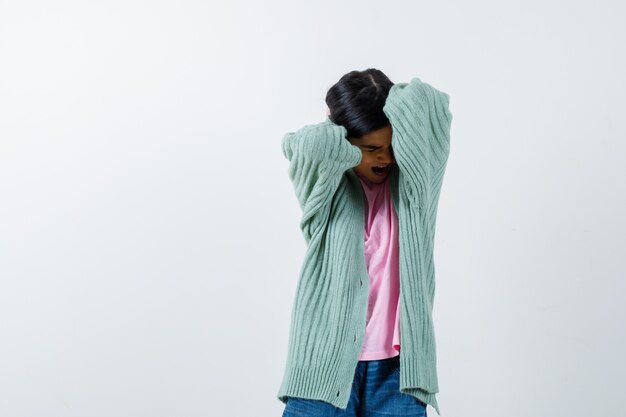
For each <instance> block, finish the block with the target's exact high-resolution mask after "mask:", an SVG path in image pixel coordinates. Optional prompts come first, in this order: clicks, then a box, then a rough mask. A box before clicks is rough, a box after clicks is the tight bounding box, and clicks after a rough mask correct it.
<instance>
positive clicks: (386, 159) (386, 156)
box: [378, 151, 395, 164]
mask: <svg viewBox="0 0 626 417" xmlns="http://www.w3.org/2000/svg"><path fill="white" fill-rule="evenodd" d="M394 162H395V159H394V157H393V152H391V151H387V152H385V153H383V154H382V155H380V156H379V157H378V163H380V164H392V163H394Z"/></svg>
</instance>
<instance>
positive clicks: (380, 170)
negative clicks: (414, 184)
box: [372, 165, 389, 176]
mask: <svg viewBox="0 0 626 417" xmlns="http://www.w3.org/2000/svg"><path fill="white" fill-rule="evenodd" d="M387 171H389V165H384V166H382V165H381V166H374V167H372V172H374V174H376V175H380V176H383V175H385V174H386V173H387Z"/></svg>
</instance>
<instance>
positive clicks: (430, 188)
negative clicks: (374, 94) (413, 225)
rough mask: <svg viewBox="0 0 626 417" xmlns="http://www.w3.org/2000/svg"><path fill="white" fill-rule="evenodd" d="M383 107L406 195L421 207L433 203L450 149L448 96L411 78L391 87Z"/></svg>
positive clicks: (450, 120)
mask: <svg viewBox="0 0 626 417" xmlns="http://www.w3.org/2000/svg"><path fill="white" fill-rule="evenodd" d="M383 111H384V112H385V114H386V115H387V117H388V118H389V121H390V122H391V125H392V128H393V136H392V146H393V150H394V156H395V158H396V162H397V164H398V168H399V170H400V172H401V175H402V176H404V179H405V181H404V183H405V184H407V186H408V187H410V189H409V190H407V191H408V195H409V197H410V198H411V199H412V200H413V202H414V203H416V204H418V205H419V206H420V207H424V205H425V204H431V203H433V202H434V203H435V204H436V200H437V199H438V188H439V187H438V186H439V185H440V184H441V180H442V177H443V173H444V171H445V167H446V162H447V160H448V154H449V152H450V125H451V122H452V113H450V109H449V96H448V95H447V94H446V93H444V92H441V91H439V90H437V89H435V88H434V87H432V86H430V85H429V84H427V83H424V82H422V81H421V80H420V79H419V78H412V79H411V81H410V82H409V83H396V84H395V85H394V86H393V87H391V90H390V91H389V95H388V97H387V100H386V101H385V106H384V108H383Z"/></svg>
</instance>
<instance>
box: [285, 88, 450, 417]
mask: <svg viewBox="0 0 626 417" xmlns="http://www.w3.org/2000/svg"><path fill="white" fill-rule="evenodd" d="M448 101H449V97H448V95H447V94H446V93H443V92H441V91H439V90H437V89H435V88H433V87H431V86H430V85H429V84H426V83H424V82H422V81H421V80H420V79H419V78H412V79H411V81H410V82H409V83H396V84H395V85H393V86H392V88H391V90H390V92H389V96H388V97H387V100H386V102H385V106H384V108H383V111H384V112H385V114H386V115H387V117H388V118H389V121H390V123H391V127H392V130H393V134H392V142H391V144H392V148H393V152H394V156H395V159H396V164H395V165H394V166H393V168H392V170H391V171H390V173H389V178H388V181H390V182H389V185H390V190H391V195H392V199H393V202H394V205H395V208H396V212H397V215H398V222H399V246H400V255H399V257H400V305H401V309H400V391H402V392H403V393H405V394H409V395H412V396H414V397H415V398H418V399H419V400H421V401H423V402H425V403H427V404H430V405H431V406H432V407H433V408H434V409H435V410H436V411H437V414H439V415H440V414H441V413H440V412H439V406H438V404H437V400H436V396H435V395H436V393H437V392H439V386H438V382H437V365H436V345H435V334H434V329H433V321H432V310H433V301H434V293H435V265H434V260H433V245H434V237H435V222H436V217H437V205H438V201H439V192H440V190H441V185H442V179H443V175H444V172H445V168H446V163H447V159H448V154H449V142H450V124H451V121H452V114H451V113H450V110H449V108H448ZM346 135H347V131H346V129H345V128H344V127H343V126H340V125H336V124H334V123H333V122H332V121H331V120H330V119H329V118H328V117H327V118H326V120H324V121H323V122H321V123H317V124H313V125H306V126H304V127H302V128H300V129H299V130H297V131H295V132H289V133H287V134H285V136H284V137H283V140H282V144H281V145H282V151H283V155H284V156H285V157H286V158H287V159H288V160H289V168H288V173H289V178H290V180H291V181H292V182H293V186H294V189H295V194H296V197H297V199H298V202H299V204H300V208H301V209H302V218H301V221H300V228H301V230H302V233H303V235H304V239H305V242H306V244H307V250H306V254H305V256H304V262H303V264H302V267H301V269H300V273H299V280H298V284H297V287H296V293H295V297H294V299H293V307H292V312H291V325H290V331H289V344H288V349H287V360H286V366H285V371H284V376H283V380H282V383H281V386H280V389H279V391H278V395H277V397H278V399H279V400H280V401H282V402H283V403H286V401H287V397H289V396H294V397H300V398H308V399H317V400H322V401H326V402H328V403H331V404H333V405H334V406H336V407H339V408H341V409H346V408H347V406H348V401H349V398H350V393H351V389H352V382H353V378H354V373H355V370H356V366H357V364H358V360H359V354H360V352H361V348H362V344H363V338H364V335H365V320H366V315H367V303H368V297H369V276H368V272H367V268H366V265H365V248H364V212H363V210H364V207H365V200H364V198H365V197H364V195H363V191H362V190H361V186H360V184H359V180H358V177H357V176H356V174H355V172H354V171H353V170H352V169H351V168H353V167H356V166H357V165H359V163H360V161H361V158H362V154H361V150H360V148H358V147H357V146H355V145H352V144H351V143H350V142H348V140H347V139H346Z"/></svg>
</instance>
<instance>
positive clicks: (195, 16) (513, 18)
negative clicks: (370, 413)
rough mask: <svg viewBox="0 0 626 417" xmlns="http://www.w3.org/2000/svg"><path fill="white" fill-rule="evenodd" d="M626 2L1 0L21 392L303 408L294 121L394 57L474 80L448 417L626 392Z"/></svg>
mask: <svg viewBox="0 0 626 417" xmlns="http://www.w3.org/2000/svg"><path fill="white" fill-rule="evenodd" d="M625 21H626V8H625V6H624V3H623V2H619V1H594V2H591V1H585V2H583V1H546V0H542V1H484V0H483V1H480V0H479V1H472V2H462V1H456V2H428V3H427V2H416V1H412V2H409V1H388V2H385V3H383V2H380V1H370V2H364V1H350V2H334V1H315V2H293V1H263V2H261V1H247V2H241V1H239V2H235V1H231V2H201V1H176V2H174V1H169V2H165V1H143V2H140V1H134V0H133V1H129V0H126V1H106V2H105V1H101V2H95V1H91V2H80V1H74V2H71V1H55V2H44V1H38V2H37V1H34V2H29V1H19V2H18V1H12V2H9V1H1V2H0V417H35V416H41V417H44V416H45V417H56V416H80V417H83V416H102V417H105V416H106V417H111V416H115V417H126V416H128V417H131V416H132V417H136V416H152V417H160V416H164V417H165V416H185V417H193V416H268V417H271V416H276V417H277V416H280V415H281V413H282V411H283V405H282V403H280V402H279V401H278V400H277V399H276V397H275V395H276V393H277V391H278V388H279V384H280V381H281V378H282V374H283V370H284V365H285V359H286V349H287V338H288V330H289V319H290V312H291V306H292V300H293V295H294V291H295V287H296V283H297V278H298V272H299V269H300V264H301V261H302V257H303V255H304V250H305V243H304V240H303V238H302V236H301V234H300V230H299V228H298V224H299V218H300V211H299V206H298V203H297V200H296V198H295V194H294V192H293V188H292V184H291V182H290V181H289V179H288V176H287V166H288V165H287V161H286V160H285V159H284V157H283V155H282V153H281V150H280V140H281V139H282V136H283V134H284V133H285V132H287V131H293V130H296V129H297V128H299V127H301V126H302V125H304V124H310V123H317V122H319V121H322V120H323V118H324V117H325V109H326V104H325V103H324V97H325V94H326V91H327V90H328V88H329V87H330V86H331V85H332V84H333V83H335V82H336V81H337V80H338V79H339V78H340V76H341V75H343V74H344V73H346V72H348V71H351V70H354V69H358V70H364V69H366V68H369V67H374V68H378V69H380V70H382V71H383V72H385V73H386V74H387V75H388V76H389V77H390V78H391V79H392V81H394V82H407V81H409V80H410V79H411V78H412V77H419V78H420V79H422V80H423V81H425V82H428V83H430V84H431V85H433V86H435V87H436V88H438V89H440V90H442V91H444V92H446V93H448V94H449V95H450V110H451V112H452V114H453V122H452V128H451V153H450V158H449V161H448V169H447V172H446V176H445V179H444V184H443V188H442V192H441V200H440V204H439V212H438V219H437V222H438V223H437V237H436V249H435V253H436V265H437V266H436V268H437V269H436V270H437V289H436V297H435V311H434V320H435V328H436V337H437V347H438V358H437V360H438V371H439V385H440V393H439V394H438V401H439V404H440V406H441V412H442V415H443V416H445V417H455V416H464V417H467V416H481V417H487V416H489V417H491V416H493V417H502V416H507V417H517V416H520V417H521V416H527V415H534V416H550V417H552V416H568V417H577V416H580V417H582V416H589V415H593V416H611V417H619V416H623V415H624V403H623V398H624V395H623V392H624V380H625V377H626V360H625V359H624V352H625V351H626V336H625V330H624V329H625V327H626V326H625V323H624V322H625V318H626V307H625V303H624V298H625V297H624V296H625V295H626V265H625V257H626V244H625V242H624V240H625V239H624V238H625V236H626V220H625V219H624V217H625V214H626V198H625V193H624V190H625V189H626V168H625V163H624V161H625V159H626V143H625V139H626V128H625V126H624V123H623V120H624V116H625V110H626V106H625V100H626V81H625V77H624V74H625V73H626V68H625V67H626V65H625V63H626V62H625V54H624V45H625V41H626V25H624V22H625ZM428 413H429V415H430V416H436V412H435V410H434V409H432V408H431V407H428Z"/></svg>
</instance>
